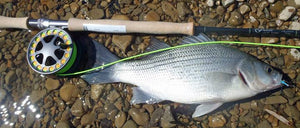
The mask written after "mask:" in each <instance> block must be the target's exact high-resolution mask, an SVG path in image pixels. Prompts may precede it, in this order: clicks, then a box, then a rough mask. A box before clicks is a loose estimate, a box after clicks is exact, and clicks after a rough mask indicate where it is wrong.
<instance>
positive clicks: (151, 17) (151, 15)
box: [144, 11, 160, 21]
mask: <svg viewBox="0 0 300 128" xmlns="http://www.w3.org/2000/svg"><path fill="white" fill-rule="evenodd" d="M144 20H145V21H159V20H160V16H159V15H158V14H157V13H156V12H155V11H149V12H148V13H147V14H146V15H145V16H144Z"/></svg>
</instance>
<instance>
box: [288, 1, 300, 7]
mask: <svg viewBox="0 0 300 128" xmlns="http://www.w3.org/2000/svg"><path fill="white" fill-rule="evenodd" d="M287 4H288V5H289V6H293V7H295V8H297V9H299V8H300V0H288V1H287Z"/></svg>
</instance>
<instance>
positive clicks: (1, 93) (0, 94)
mask: <svg viewBox="0 0 300 128" xmlns="http://www.w3.org/2000/svg"><path fill="white" fill-rule="evenodd" d="M6 94H7V93H6V91H5V90H4V89H2V88H0V103H1V102H2V100H3V99H4V98H5V97H6Z"/></svg>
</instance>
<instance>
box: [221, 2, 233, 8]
mask: <svg viewBox="0 0 300 128" xmlns="http://www.w3.org/2000/svg"><path fill="white" fill-rule="evenodd" d="M234 2H235V0H222V5H223V6H224V7H225V8H227V7H228V6H230V5H231V4H233V3H234Z"/></svg>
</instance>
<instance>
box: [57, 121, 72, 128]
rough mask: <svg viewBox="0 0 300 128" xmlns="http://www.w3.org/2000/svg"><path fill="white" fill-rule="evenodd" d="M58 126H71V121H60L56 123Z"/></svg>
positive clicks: (61, 127)
mask: <svg viewBox="0 0 300 128" xmlns="http://www.w3.org/2000/svg"><path fill="white" fill-rule="evenodd" d="M56 127H57V128H70V127H71V126H70V125H69V123H68V122H67V121H58V123H57V124H56Z"/></svg>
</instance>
